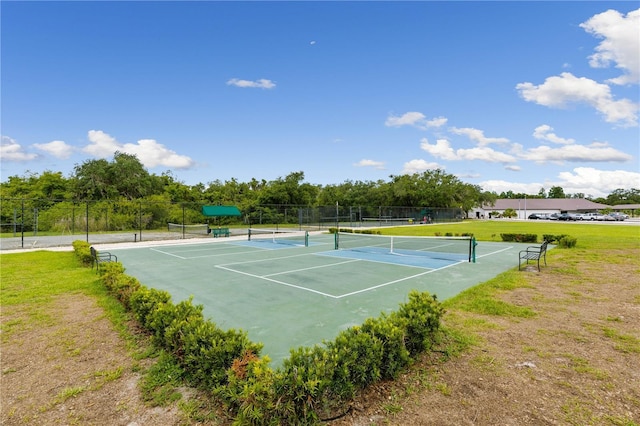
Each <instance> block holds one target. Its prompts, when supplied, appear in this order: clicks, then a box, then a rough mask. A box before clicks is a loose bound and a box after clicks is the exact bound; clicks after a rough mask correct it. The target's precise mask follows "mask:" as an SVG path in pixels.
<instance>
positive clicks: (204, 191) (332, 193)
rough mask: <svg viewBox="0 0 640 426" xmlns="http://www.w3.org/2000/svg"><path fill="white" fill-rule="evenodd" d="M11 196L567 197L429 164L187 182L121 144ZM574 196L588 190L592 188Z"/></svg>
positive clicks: (259, 201)
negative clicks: (367, 174) (154, 169)
mask: <svg viewBox="0 0 640 426" xmlns="http://www.w3.org/2000/svg"><path fill="white" fill-rule="evenodd" d="M0 194H1V196H2V198H3V199H32V200H40V201H39V203H40V204H41V205H40V206H39V207H40V208H46V207H47V203H49V202H53V201H54V200H56V201H60V200H63V201H84V200H92V201H105V200H113V201H116V200H129V201H132V200H152V201H156V202H172V203H180V202H203V203H208V204H221V205H225V204H233V205H237V206H238V207H239V208H240V209H241V210H244V209H251V208H252V207H255V206H259V205H298V206H309V207H315V206H328V205H334V204H335V203H336V202H337V203H339V204H340V205H343V206H407V207H420V206H429V207H433V208H454V207H455V208H462V209H463V210H464V211H468V210H471V209H472V208H474V207H477V206H480V205H485V204H489V205H490V204H492V203H493V202H494V201H495V200H496V199H497V198H525V197H528V198H566V197H567V195H565V193H564V190H563V189H562V188H561V187H557V186H554V187H552V188H550V189H549V191H548V193H547V192H546V191H545V189H544V188H541V189H540V191H539V192H538V194H522V193H513V192H512V191H508V192H503V193H501V194H497V193H495V192H489V191H484V190H483V189H482V188H481V187H479V186H478V185H472V184H468V183H464V182H462V181H460V179H458V178H457V177H456V176H454V175H452V174H448V173H445V172H444V171H443V170H428V171H425V172H423V173H416V174H412V175H391V176H389V180H377V181H352V180H347V181H344V182H342V183H340V184H331V185H317V184H312V183H309V182H306V181H305V176H304V172H302V171H296V172H291V173H289V174H288V175H287V176H285V177H279V178H277V179H275V180H271V181H266V180H265V179H260V180H259V179H256V178H252V179H251V180H250V181H248V182H241V181H238V180H237V179H235V178H232V179H230V180H227V181H224V182H223V181H221V180H214V181H212V182H208V183H207V184H203V183H198V184H196V185H187V184H185V183H183V182H180V181H179V180H177V179H176V178H175V177H174V175H173V174H172V173H171V172H170V171H166V172H164V173H162V174H160V175H157V174H153V173H149V171H148V170H146V169H145V167H144V166H143V165H142V163H141V162H140V161H139V160H138V158H137V157H136V156H135V155H131V154H126V153H122V152H116V153H115V154H114V156H113V159H112V160H111V161H109V160H106V159H97V160H87V161H85V162H83V163H82V164H78V165H76V166H75V167H74V171H73V173H72V174H71V176H69V177H65V176H63V174H62V173H61V172H53V171H45V172H43V173H41V174H36V173H26V174H25V175H24V176H10V177H9V178H8V179H7V180H6V181H5V182H2V183H0ZM572 197H577V198H586V197H584V194H573V195H572ZM592 201H595V202H599V203H603V204H609V205H616V204H630V203H640V190H638V189H630V190H624V189H617V190H615V191H613V192H612V193H611V194H609V195H608V196H607V197H605V198H595V199H593V200H592Z"/></svg>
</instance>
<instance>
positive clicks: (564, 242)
mask: <svg viewBox="0 0 640 426" xmlns="http://www.w3.org/2000/svg"><path fill="white" fill-rule="evenodd" d="M577 243H578V239H577V238H575V237H570V236H568V235H566V236H563V237H562V238H560V240H558V247H560V248H573V247H575V246H576V244H577Z"/></svg>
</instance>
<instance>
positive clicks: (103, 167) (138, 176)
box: [73, 152, 160, 200]
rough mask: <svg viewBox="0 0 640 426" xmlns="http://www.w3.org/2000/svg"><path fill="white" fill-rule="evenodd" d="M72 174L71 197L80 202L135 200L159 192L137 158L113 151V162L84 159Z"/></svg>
mask: <svg viewBox="0 0 640 426" xmlns="http://www.w3.org/2000/svg"><path fill="white" fill-rule="evenodd" d="M74 171H75V179H74V185H73V186H74V195H75V197H76V198H79V199H88V200H113V199H117V198H120V197H124V198H126V199H128V200H135V199H138V198H143V197H146V196H148V195H152V194H153V193H154V190H156V191H159V190H160V188H159V186H158V185H154V183H156V182H157V181H156V180H154V179H153V178H152V177H151V175H150V174H149V172H148V171H147V170H146V169H145V168H144V166H143V165H142V163H141V162H140V160H138V157H136V156H135V155H132V154H126V153H123V152H116V153H115V154H114V155H113V161H112V162H109V161H107V160H105V159H98V160H87V161H85V162H84V163H82V164H80V165H76V166H75V168H74Z"/></svg>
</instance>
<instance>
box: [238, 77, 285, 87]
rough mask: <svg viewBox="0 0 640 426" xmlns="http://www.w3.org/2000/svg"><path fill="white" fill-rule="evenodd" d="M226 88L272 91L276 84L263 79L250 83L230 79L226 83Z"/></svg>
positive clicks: (248, 81) (249, 81)
mask: <svg viewBox="0 0 640 426" xmlns="http://www.w3.org/2000/svg"><path fill="white" fill-rule="evenodd" d="M227 85H228V86H236V87H243V88H245V87H250V88H258V89H273V88H274V87H276V84H275V83H274V82H273V81H271V80H267V79H265V78H261V79H259V80H255V81H251V80H241V79H239V78H232V79H231V80H229V81H227Z"/></svg>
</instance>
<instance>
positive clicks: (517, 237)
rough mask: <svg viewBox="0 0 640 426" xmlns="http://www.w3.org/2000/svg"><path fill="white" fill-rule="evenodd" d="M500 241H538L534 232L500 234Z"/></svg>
mask: <svg viewBox="0 0 640 426" xmlns="http://www.w3.org/2000/svg"><path fill="white" fill-rule="evenodd" d="M500 237H501V238H502V241H510V242H516V243H535V242H538V236H537V235H536V234H500Z"/></svg>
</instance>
